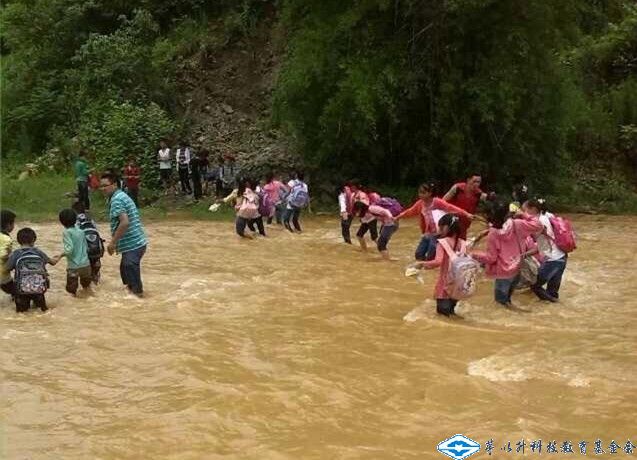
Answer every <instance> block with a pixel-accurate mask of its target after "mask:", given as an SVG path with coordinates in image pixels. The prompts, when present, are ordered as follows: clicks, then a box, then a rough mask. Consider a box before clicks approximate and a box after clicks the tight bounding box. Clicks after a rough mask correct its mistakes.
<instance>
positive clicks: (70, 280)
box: [66, 269, 80, 295]
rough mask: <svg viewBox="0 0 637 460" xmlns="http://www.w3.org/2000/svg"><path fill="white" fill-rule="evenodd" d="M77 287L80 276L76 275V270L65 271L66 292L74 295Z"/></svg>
mask: <svg viewBox="0 0 637 460" xmlns="http://www.w3.org/2000/svg"><path fill="white" fill-rule="evenodd" d="M79 286H80V275H79V274H78V273H77V270H73V269H68V270H67V271H66V292H68V293H69V294H73V295H76V294H77V289H78V287H79Z"/></svg>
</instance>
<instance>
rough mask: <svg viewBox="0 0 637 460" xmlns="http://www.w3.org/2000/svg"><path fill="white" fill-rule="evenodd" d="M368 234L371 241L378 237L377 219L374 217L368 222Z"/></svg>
mask: <svg viewBox="0 0 637 460" xmlns="http://www.w3.org/2000/svg"><path fill="white" fill-rule="evenodd" d="M369 236H370V237H371V238H372V241H376V240H377V239H378V221H377V220H376V219H374V220H372V221H371V222H370V223H369Z"/></svg>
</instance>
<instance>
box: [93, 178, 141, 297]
mask: <svg viewBox="0 0 637 460" xmlns="http://www.w3.org/2000/svg"><path fill="white" fill-rule="evenodd" d="M100 189H101V190H102V193H104V195H105V196H106V198H107V199H108V200H109V204H108V206H109V209H108V216H109V219H110V221H111V234H112V237H111V241H110V242H109V243H108V246H107V247H106V250H107V251H108V253H109V254H110V255H113V254H115V253H116V252H117V253H119V254H121V255H122V261H121V263H120V267H119V268H120V274H121V277H122V283H124V285H126V286H127V287H128V289H129V290H130V291H131V292H132V293H133V294H135V295H137V296H138V297H142V295H143V293H144V287H143V284H142V276H141V260H142V257H144V253H145V252H146V245H147V244H148V241H147V239H146V233H145V232H144V227H143V226H142V222H141V219H140V217H139V211H138V210H137V206H135V203H134V202H133V200H132V199H131V198H130V197H129V196H128V195H127V194H126V193H124V192H123V191H122V190H120V189H119V188H118V186H117V178H116V177H115V175H113V174H102V178H101V181H100Z"/></svg>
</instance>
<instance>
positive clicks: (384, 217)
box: [361, 204, 395, 225]
mask: <svg viewBox="0 0 637 460" xmlns="http://www.w3.org/2000/svg"><path fill="white" fill-rule="evenodd" d="M374 219H378V221H379V222H380V223H381V224H383V225H394V224H395V221H394V216H392V214H391V212H389V210H387V209H385V208H383V207H381V206H377V205H375V204H373V205H371V206H370V207H369V208H368V209H367V213H366V214H365V216H364V217H363V218H362V219H361V222H371V221H372V220H374Z"/></svg>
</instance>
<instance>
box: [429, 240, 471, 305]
mask: <svg viewBox="0 0 637 460" xmlns="http://www.w3.org/2000/svg"><path fill="white" fill-rule="evenodd" d="M445 240H446V241H447V243H449V246H450V247H451V248H457V249H460V248H462V247H463V246H466V242H465V240H462V239H458V240H457V243H456V238H453V237H452V238H449V237H448V238H445ZM436 267H440V272H439V273H438V280H437V281H436V287H435V288H434V299H449V298H450V297H449V294H448V293H447V284H448V279H449V256H448V255H447V251H445V249H444V248H443V247H442V245H441V244H440V243H438V244H436V257H435V258H434V259H433V260H429V261H427V262H425V268H436Z"/></svg>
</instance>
